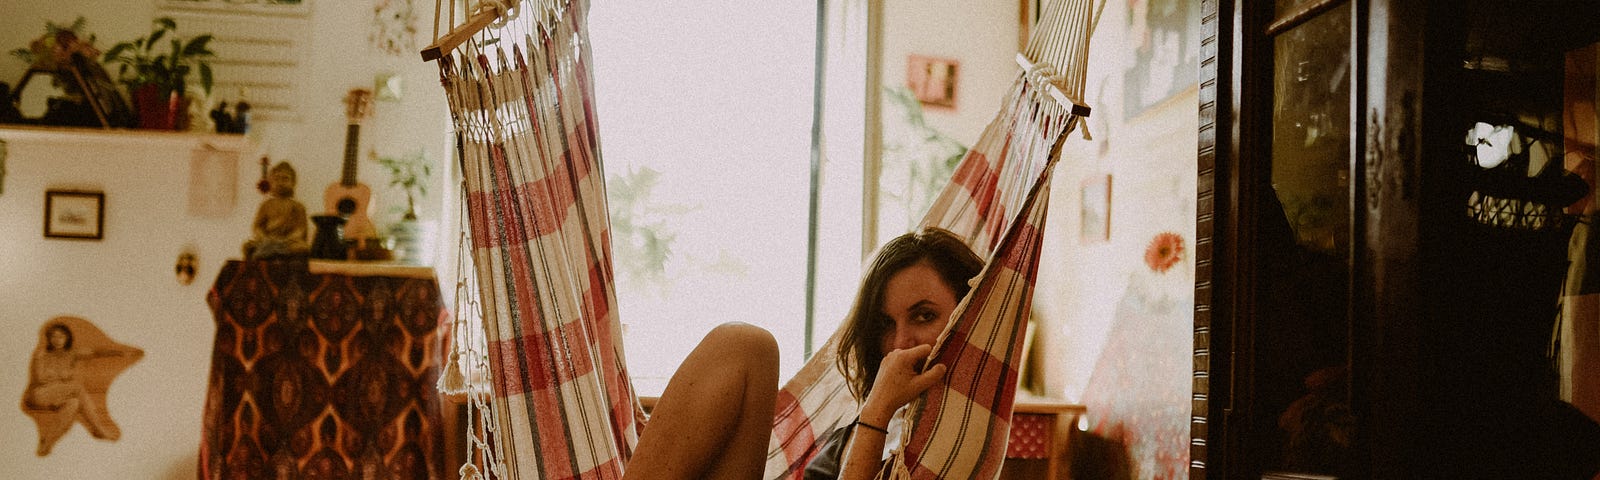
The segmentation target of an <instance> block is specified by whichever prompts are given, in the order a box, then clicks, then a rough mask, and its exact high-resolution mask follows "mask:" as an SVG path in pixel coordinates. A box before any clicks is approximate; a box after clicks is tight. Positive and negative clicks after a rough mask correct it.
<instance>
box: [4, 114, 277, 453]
mask: <svg viewBox="0 0 1600 480" xmlns="http://www.w3.org/2000/svg"><path fill="white" fill-rule="evenodd" d="M91 138H94V139H95V140H93V141H90V142H84V138H82V137H79V138H74V137H69V136H63V135H59V134H39V133H37V132H28V133H18V132H17V131H13V130H0V139H3V140H5V141H6V143H7V147H8V151H9V155H8V156H7V159H6V176H5V179H4V182H5V185H4V187H5V192H4V193H3V194H0V305H3V306H4V307H3V308H0V326H3V327H4V329H5V330H6V331H9V332H14V334H13V335H8V336H6V337H5V338H4V339H3V340H0V345H3V346H0V352H4V353H3V355H4V356H5V357H6V358H5V359H4V361H0V392H6V394H7V395H17V397H13V398H17V399H19V400H20V398H21V393H22V392H23V390H24V389H25V388H26V387H27V381H28V363H29V355H30V354H31V352H32V351H33V348H34V344H35V343H36V341H37V339H38V337H37V335H36V332H38V331H39V327H40V326H41V325H43V324H44V323H45V322H46V321H48V320H49V319H50V318H53V317H55V316H58V315H72V316H78V317H82V318H85V319H88V320H89V321H91V322H93V323H94V324H95V325H97V326H99V327H100V329H101V330H103V331H105V333H106V334H107V335H108V336H110V337H111V338H112V339H113V340H115V341H118V342H121V343H124V344H127V345H132V346H135V347H139V348H142V349H144V352H145V356H144V358H143V359H142V360H140V361H139V362H138V363H135V364H134V365H133V366H132V367H131V368H129V369H128V370H127V371H125V372H124V373H123V374H122V375H121V377H119V379H118V380H117V381H116V382H114V383H112V385H111V389H110V390H109V391H108V393H107V409H108V410H109V411H110V414H111V417H112V418H113V419H114V420H115V421H117V423H118V424H119V425H120V426H121V429H122V432H123V435H122V439H121V440H120V441H118V442H115V443H110V442H104V441H98V440H94V439H92V438H90V436H89V434H88V432H87V431H86V430H84V429H83V428H82V427H81V426H79V427H74V428H73V430H72V431H71V432H69V433H68V434H67V435H66V436H65V437H63V438H62V439H61V441H60V442H59V443H57V444H56V446H55V449H54V451H53V452H52V453H51V454H50V456H48V457H42V458H41V457H36V456H35V455H34V448H35V447H36V445H37V444H38V433H37V430H36V429H35V428H34V425H33V422H32V420H31V419H30V418H29V417H27V416H24V415H23V414H22V412H21V411H20V410H18V409H7V411H6V412H5V413H0V432H4V433H0V458H4V459H5V460H4V461H0V465H3V466H0V477H5V478H48V477H50V476H56V477H57V478H83V479H93V478H192V477H193V476H194V462H195V453H196V448H197V447H198V446H199V439H200V416H201V415H200V412H201V404H202V402H203V400H204V397H205V387H206V378H207V374H208V373H209V371H210V364H211V335H212V333H213V331H214V330H215V329H214V328H213V327H212V322H211V316H210V313H209V310H208V308H207V306H206V303H205V295H206V291H207V288H208V287H209V285H210V283H211V280H212V279H213V278H215V277H216V274H217V271H218V270H219V269H220V267H221V264H222V262H223V260H224V258H225V257H227V256H230V255H237V254H238V253H237V252H238V249H239V242H240V241H241V240H242V239H243V238H244V237H245V236H246V235H247V233H246V232H248V231H249V223H250V215H253V212H254V210H255V209H254V201H253V200H254V199H256V198H259V195H254V193H255V189H254V188H255V187H254V183H255V179H254V178H246V177H245V176H242V175H241V177H240V179H239V181H238V182H237V183H238V185H236V187H237V189H238V192H239V196H238V200H239V204H238V205H237V206H236V207H235V208H234V213H233V214H232V215H229V216H227V217H222V218H201V217H192V216H189V215H188V213H187V208H188V203H187V202H188V196H187V191H186V190H187V185H188V173H189V157H190V152H191V151H192V150H193V149H195V148H200V146H201V144H202V143H203V142H207V141H211V142H214V143H216V144H218V145H224V144H225V143H226V142H229V141H231V143H233V144H237V145H243V144H244V142H242V141H239V139H236V138H235V139H218V138H204V137H199V138H196V137H187V136H179V135H175V134H169V135H166V136H161V137H155V138H157V139H156V140H153V141H152V140H148V139H139V138H136V137H129V136H124V135H105V134H97V135H94V136H93V137H91ZM50 188H78V189H89V190H98V191H102V192H104V193H105V198H106V207H105V217H104V218H105V229H104V235H105V237H104V239H103V240H99V241H93V240H60V239H46V238H44V236H43V235H42V231H41V230H42V228H43V220H42V219H43V217H44V191H45V190H46V189H50ZM188 245H192V246H193V247H195V249H196V250H197V251H198V252H199V260H200V263H199V265H198V267H199V268H198V271H197V272H196V278H195V282H194V283H193V284H191V285H187V286H184V285H180V284H179V283H178V282H177V280H176V277H175V275H174V274H173V265H174V263H175V262H176V259H177V257H178V254H179V252H180V251H181V250H182V249H183V248H184V247H185V246H188ZM13 405H14V404H13Z"/></svg>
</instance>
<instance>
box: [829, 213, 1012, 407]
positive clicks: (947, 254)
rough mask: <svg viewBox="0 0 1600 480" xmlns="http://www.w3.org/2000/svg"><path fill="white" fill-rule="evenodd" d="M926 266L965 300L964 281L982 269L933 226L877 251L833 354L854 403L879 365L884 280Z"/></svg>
mask: <svg viewBox="0 0 1600 480" xmlns="http://www.w3.org/2000/svg"><path fill="white" fill-rule="evenodd" d="M921 262H927V263H928V264H929V265H930V266H932V267H933V269H934V270H936V271H938V272H939V278H941V279H943V280H944V283H945V285H946V286H948V287H950V289H951V290H953V291H955V296H956V298H957V299H960V298H964V297H966V296H967V291H968V290H971V287H969V286H968V285H967V281H968V280H971V279H972V277H976V276H978V273H979V272H980V271H982V270H983V259H982V258H979V257H978V255H977V254H975V253H973V252H972V248H971V247H968V246H967V243H966V241H964V240H962V239H961V237H960V236H957V235H956V234H954V233H951V232H950V231H949V230H945V229H942V228H937V227H923V228H922V229H919V230H917V231H914V232H911V233H907V234H904V235H901V236H899V237H895V239H894V240H890V241H889V242H888V243H885V244H883V246H882V247H880V248H879V249H878V253H877V255H876V256H875V257H874V259H873V261H872V264H871V265H870V266H868V267H867V270H866V272H865V274H863V275H862V278H861V288H860V290H857V292H856V299H855V303H854V304H853V305H851V307H850V314H849V315H848V316H846V317H845V319H844V324H843V325H842V327H841V328H843V330H844V332H843V335H841V336H840V341H839V346H838V350H837V351H835V354H836V355H837V356H838V368H839V372H840V373H842V374H844V377H845V379H846V381H847V382H848V384H849V385H850V393H852V394H854V395H855V396H856V399H857V400H865V399H866V398H867V393H868V392H869V391H871V390H872V380H873V379H875V378H877V376H878V364H879V363H881V362H883V352H882V351H880V349H881V348H882V345H883V341H882V340H883V335H884V332H886V331H887V330H888V328H887V327H888V326H889V324H890V323H892V320H891V319H889V317H888V316H887V315H884V313H883V295H884V287H885V286H886V285H887V284H888V283H889V277H892V276H894V274H895V273H898V272H900V271H901V270H904V269H905V268H906V267H910V266H912V265H916V264H918V263H921Z"/></svg>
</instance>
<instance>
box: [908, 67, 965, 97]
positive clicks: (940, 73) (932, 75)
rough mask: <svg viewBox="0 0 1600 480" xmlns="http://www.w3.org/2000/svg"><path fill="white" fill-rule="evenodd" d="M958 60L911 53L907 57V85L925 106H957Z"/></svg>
mask: <svg viewBox="0 0 1600 480" xmlns="http://www.w3.org/2000/svg"><path fill="white" fill-rule="evenodd" d="M957 66H958V62H956V61H955V60H951V59H948V58H935V57H925V56H922V55H911V56H910V57H908V58H906V87H907V88H909V89H911V93H912V94H913V95H916V96H917V101H919V102H921V103H922V105H923V106H925V107H938V108H955V107H956V71H957Z"/></svg>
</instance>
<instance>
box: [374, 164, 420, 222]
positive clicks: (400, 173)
mask: <svg viewBox="0 0 1600 480" xmlns="http://www.w3.org/2000/svg"><path fill="white" fill-rule="evenodd" d="M377 161H378V165H381V166H383V168H384V169H385V170H388V171H389V186H392V187H400V188H401V189H403V190H405V191H406V213H405V217H403V218H404V219H406V220H416V219H417V201H416V199H417V197H427V196H428V179H429V178H432V177H433V163H432V162H429V161H428V157H427V156H426V155H424V154H423V153H422V152H421V151H418V152H416V153H412V154H410V155H406V156H403V157H378V159H377Z"/></svg>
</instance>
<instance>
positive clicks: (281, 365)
mask: <svg viewBox="0 0 1600 480" xmlns="http://www.w3.org/2000/svg"><path fill="white" fill-rule="evenodd" d="M422 277H424V278H416V277H406V276H394V275H383V274H377V275H361V274H350V272H344V273H315V272H313V271H311V270H309V269H308V265H307V263H306V262H304V261H301V262H263V261H248V262H245V261H230V262H228V264H227V265H226V266H225V267H223V269H222V272H221V273H220V274H218V276H217V281H216V283H215V284H214V285H213V286H212V290H211V292H210V295H209V297H208V301H209V302H210V304H211V310H212V312H213V314H214V316H215V320H216V325H217V334H216V341H215V343H214V347H213V350H212V355H211V378H210V386H209V387H208V388H207V392H206V404H205V418H204V421H203V424H204V432H203V433H202V437H201V444H200V459H199V478H201V479H203V480H220V479H230V480H231V479H255V478H263V479H274V480H276V479H284V478H290V479H347V478H348V479H369V478H381V479H437V478H443V475H442V472H443V471H444V469H443V463H444V450H443V448H444V438H445V437H444V432H443V430H442V429H441V427H440V415H439V411H440V404H439V396H438V394H437V391H436V390H435V386H434V382H435V380H436V379H437V378H438V374H439V368H440V366H441V365H442V363H443V358H444V353H443V352H444V346H445V342H446V340H447V339H446V338H445V337H446V336H447V335H448V332H449V328H448V327H449V315H448V312H447V311H446V310H445V308H444V304H443V303H442V301H441V300H440V294H439V285H438V282H437V281H436V280H435V279H434V278H432V277H431V275H423V276H422Z"/></svg>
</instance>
